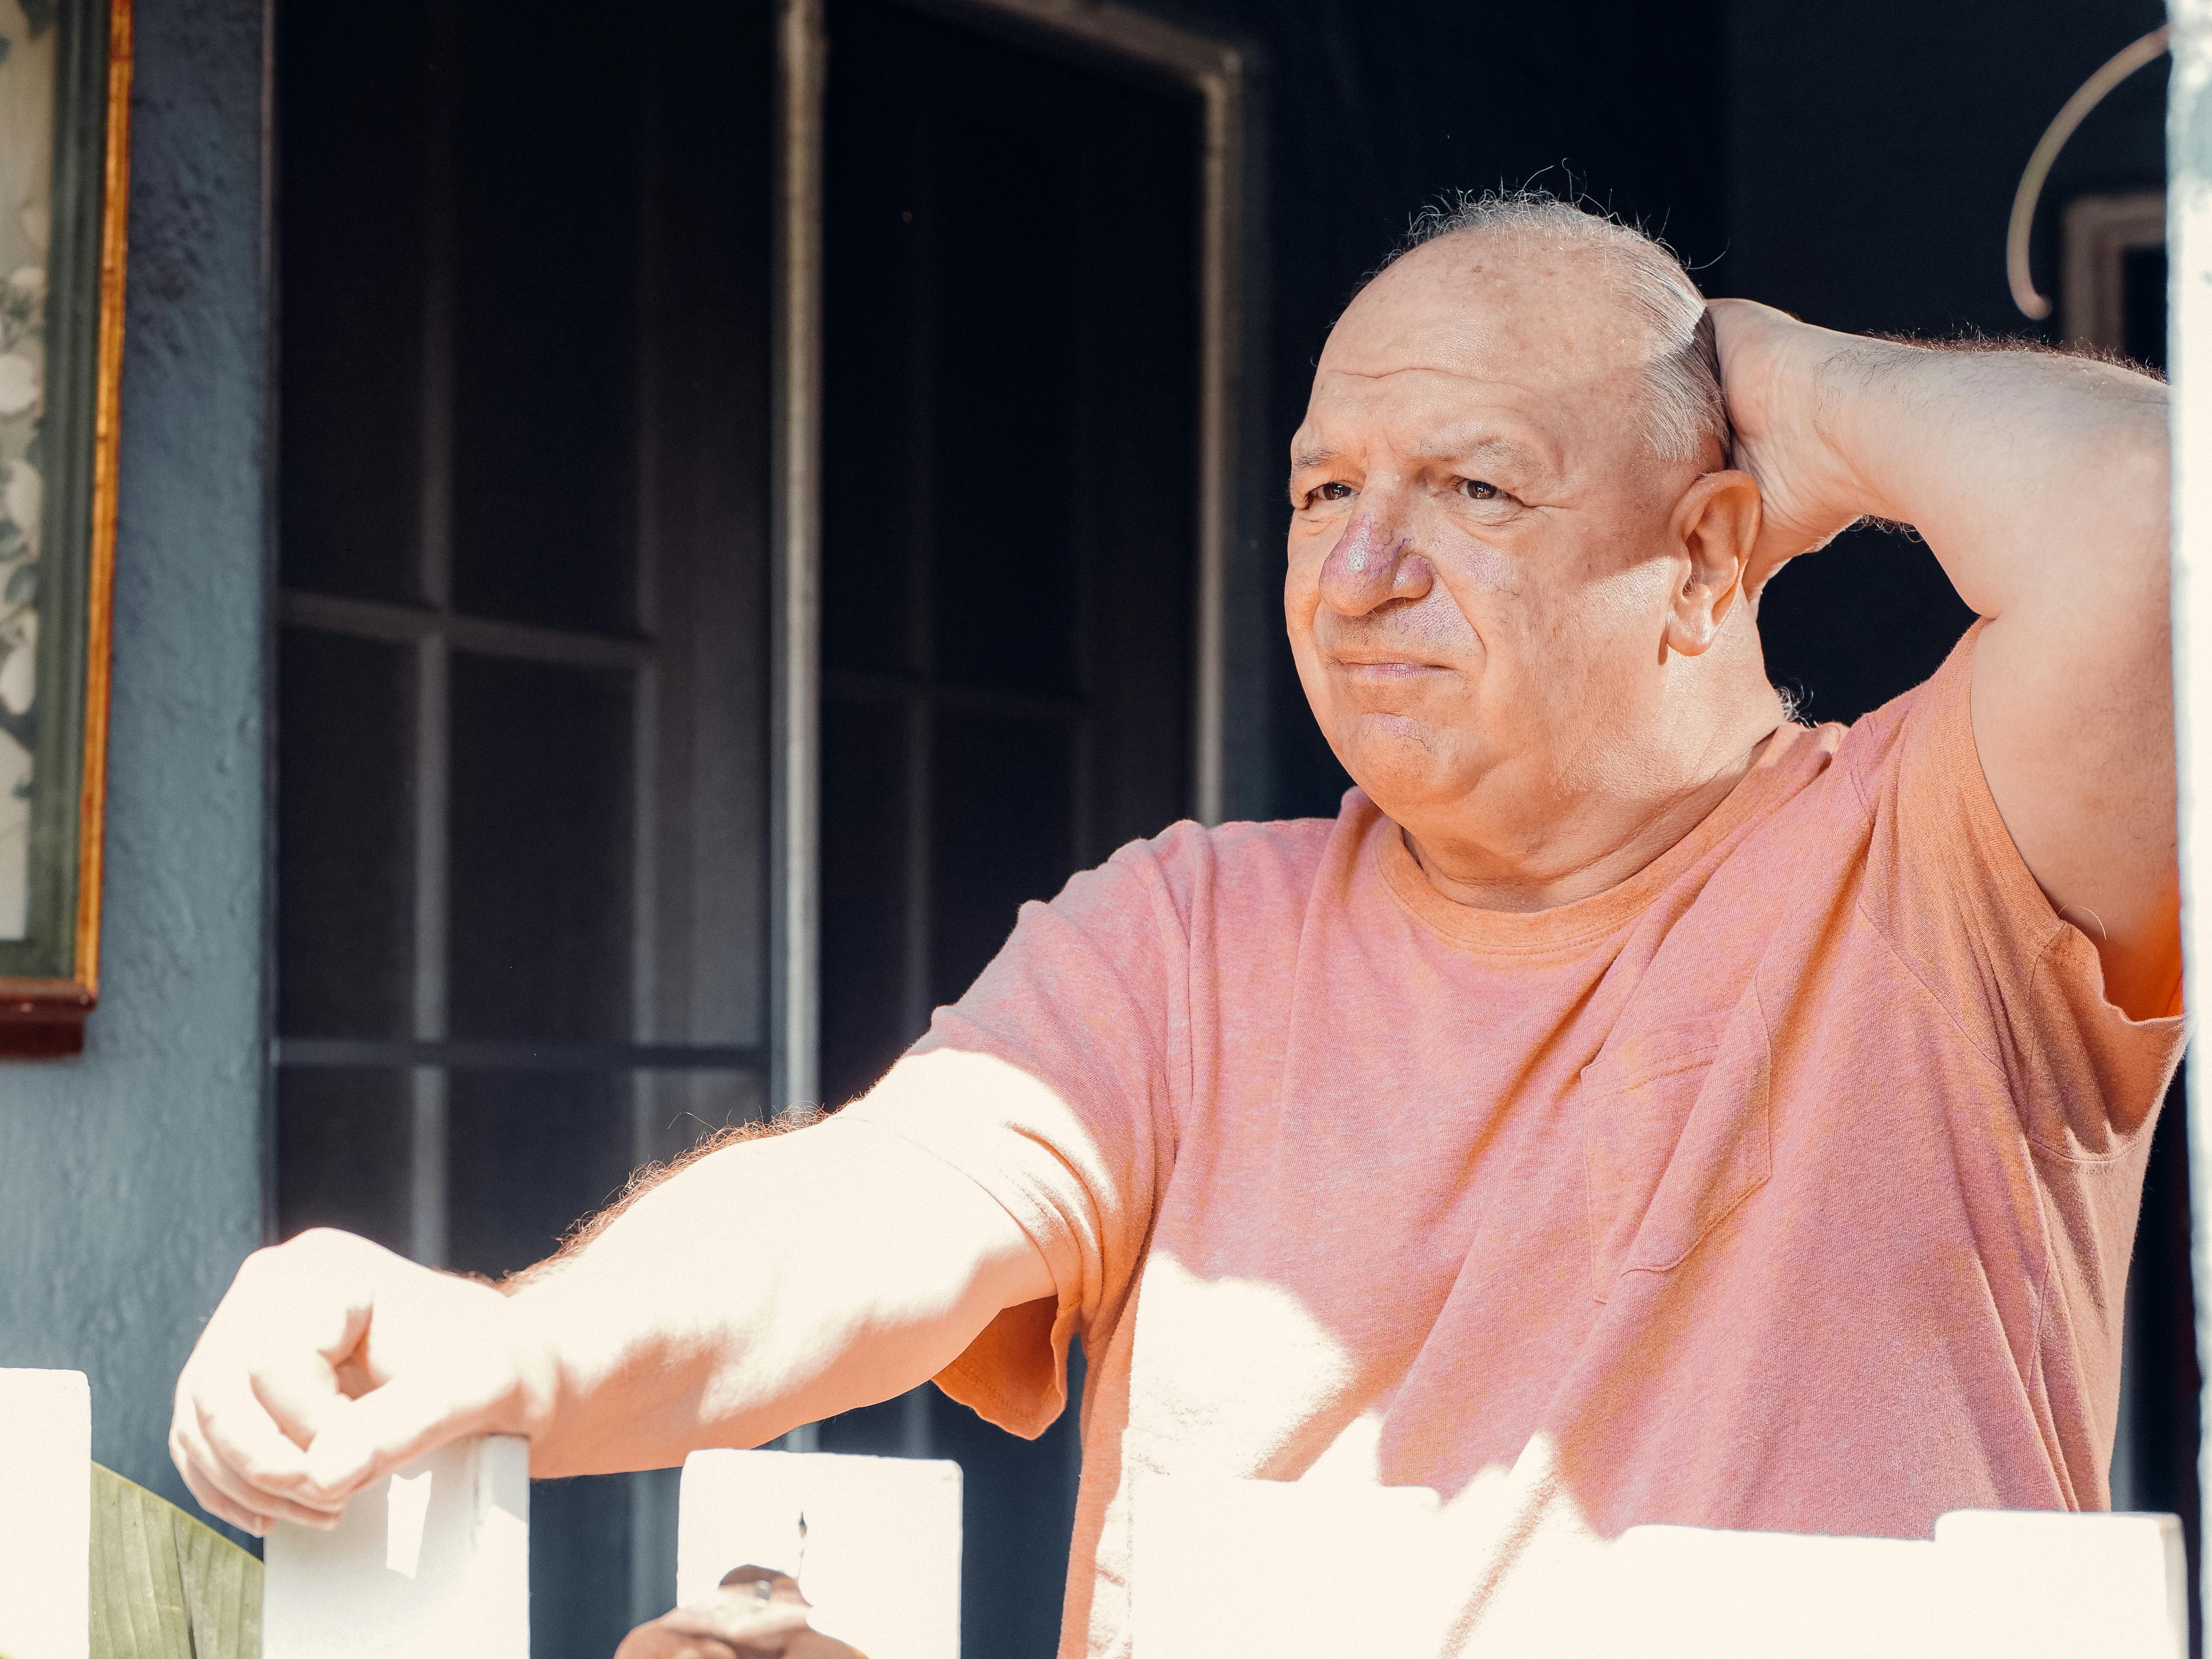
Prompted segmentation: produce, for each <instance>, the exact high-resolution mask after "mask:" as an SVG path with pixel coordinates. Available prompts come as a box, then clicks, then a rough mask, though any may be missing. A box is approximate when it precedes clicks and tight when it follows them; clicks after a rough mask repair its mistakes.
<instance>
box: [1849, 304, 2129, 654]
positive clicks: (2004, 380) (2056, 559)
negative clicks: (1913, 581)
mask: <svg viewBox="0 0 2212 1659" xmlns="http://www.w3.org/2000/svg"><path fill="white" fill-rule="evenodd" d="M1821 339H1822V343H1823V344H1824V345H1825V346H1826V351H1825V353H1824V355H1823V357H1822V361H1821V362H1820V366H1819V368H1818V369H1817V370H1816V371H1815V373H1814V375H1813V377H1812V380H1813V384H1814V422H1816V424H1817V426H1818V428H1819V431H1820V437H1821V439H1822V440H1823V441H1824V442H1825V443H1826V446H1827V447H1828V448H1829V449H1830V451H1831V453H1832V454H1833V455H1834V456H1835V457H1836V459H1837V460H1838V468H1837V470H1836V472H1835V474H1834V475H1833V476H1834V478H1835V480H1836V482H1837V483H1838V485H1839V486H1840V487H1841V489H1843V490H1844V492H1845V493H1844V495H1841V496H1839V498H1838V500H1837V501H1836V502H1835V503H1834V505H1835V506H1836V507H1838V508H1839V509H1840V510H1841V511H1843V512H1844V513H1846V514H1857V513H1870V514H1873V515H1875V516H1876V517H1879V518H1883V519H1889V520H1897V521H1899V522H1903V523H1907V524H1911V525H1912V526H1915V527H1916V528H1917V530H1918V531H1919V532H1920V533H1921V535H1922V536H1923V537H1924V538H1926V540H1927V542H1928V544H1929V548H1930V549H1931V550H1933V551H1934V553H1935V555H1936V558H1937V559H1938V560H1939V561H1941V562H1942V565H1943V568H1944V570H1945V572H1946V573H1947V574H1948V575H1949V576H1950V578H1951V580H1952V582H1953V584H1954V586H1956V587H1957V589H1958V591H1959V594H1960V598H1961V599H1964V600H1965V601H1966V604H1967V605H1969V606H1971V607H1972V609H1973V610H1974V611H1977V612H1978V613H1979V614H1980V615H1983V616H1985V617H2002V616H2007V615H2010V614H2016V613H2018V612H2020V611H2022V610H2023V608H2026V609H2030V610H2032V609H2033V608H2035V607H2037V606H2039V605H2047V606H2049V607H2051V609H2052V610H2053V611H2054V612H2063V614H2064V615H2065V617H2067V618H2068V619H2069V624H2070V625H2072V626H2075V627H2076V628H2078V627H2079V625H2080V624H2081V623H2082V622H2083V621H2084V620H2085V619H2086V618H2087V617H2088V616H2090V615H2091V614H2092V613H2106V614H2108V615H2110V616H2112V617H2113V619H2114V620H2116V621H2118V620H2120V619H2123V618H2131V619H2132V621H2133V623H2135V625H2136V627H2138V628H2141V627H2149V626H2155V627H2156V628H2158V629H2160V631H2161V632H2162V629H2163V621H2164V610H2165V604H2164V601H2165V592H2166V502H2167V487H2166V388H2165V387H2164V386H2160V384H2159V383H2157V382H2156V381H2154V380H2150V379H2148V377H2146V376H2143V375H2141V374H2135V373H2132V372H2131V371H2129V370H2127V369H2124V368H2118V367H2117V366H2115V365H2112V364H2109V363H2102V362H2094V361H2092V360H2089V359H2086V358H2080V357H2070V356H2059V355H2057V354H2055V353H2049V352H2028V351H2003V350H1952V349H1929V348H1924V347H1917V346H1909V345H1902V344H1898V343H1892V342H1888V341H1881V340H1867V339H1855V338H1851V337H1848V336H1843V335H1834V334H1823V335H1822V336H1821ZM2147 600H2148V601H2154V602H2153V603H2149V604H2148V605H2146V601H2147Z"/></svg>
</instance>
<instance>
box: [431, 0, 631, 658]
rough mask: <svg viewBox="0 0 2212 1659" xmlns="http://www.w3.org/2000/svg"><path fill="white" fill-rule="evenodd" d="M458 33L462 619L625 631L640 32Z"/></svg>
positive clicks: (521, 12) (469, 25)
mask: <svg viewBox="0 0 2212 1659" xmlns="http://www.w3.org/2000/svg"><path fill="white" fill-rule="evenodd" d="M463 19H464V21H463V24H462V30H463V48H462V64H463V71H462V73H463V92H462V100H461V135H460V140H461V141H460V144H459V149H458V150H457V152H456V156H455V161H456V165H457V167H458V169H459V212H458V214H457V216H456V220H455V240H456V246H455V266H456V286H457V292H456V295H455V301H454V308H455V315H454V329H453V339H454V365H453V371H454V380H453V399H454V403H453V418H454V457H453V459H454V466H453V561H454V565H453V601H454V604H455V605H456V607H457V608H458V609H459V610H461V611H469V612H474V613H477V614H480V615H484V616H493V617H509V618H513V619H515V620H519V621H525V622H538V623H550V624H554V625H561V626H568V627H576V628H592V629H623V628H627V627H629V625H631V623H632V620H633V613H634V611H635V598H634V592H635V577H634V572H633V567H634V564H635V543H636V532H635V521H636V488H635V477H634V471H635V462H634V456H633V448H632V442H633V435H634V434H635V430H636V407H635V405H636V395H635V394H636V386H635V381H636V350H637V344H636V335H637V307H638V270H637V252H638V246H639V240H640V238H639V227H638V202H639V199H640V195H641V192H640V189H639V185H640V179H641V171H640V169H641V152H640V140H641V132H642V130H643V125H644V123H643V118H642V108H641V97H640V92H639V71H640V64H639V61H638V53H639V50H640V46H641V43H642V42H643V40H645V39H646V37H647V30H646V29H644V28H642V27H637V26H635V23H634V22H632V23H628V24H624V25H622V26H610V27H586V26H583V25H582V24H581V23H580V22H579V21H559V22H556V21H551V20H550V19H548V18H547V17H546V15H544V11H543V9H542V8H541V7H540V6H539V5H538V3H536V0H465V5H464V9H463ZM525 43H527V44H526V45H525Z"/></svg>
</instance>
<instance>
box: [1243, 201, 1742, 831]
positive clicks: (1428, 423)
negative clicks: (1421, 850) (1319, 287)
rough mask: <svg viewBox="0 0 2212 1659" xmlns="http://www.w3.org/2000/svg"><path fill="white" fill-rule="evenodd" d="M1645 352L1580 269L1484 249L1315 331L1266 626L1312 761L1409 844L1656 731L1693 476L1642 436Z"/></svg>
mask: <svg viewBox="0 0 2212 1659" xmlns="http://www.w3.org/2000/svg"><path fill="white" fill-rule="evenodd" d="M1648 349H1649V331H1648V327H1647V325H1644V323H1643V322H1642V321H1641V320H1640V319H1638V318H1637V317H1636V316H1635V315H1634V314H1633V313H1632V312H1630V311H1629V310H1628V309H1627V307H1626V306H1625V305H1624V304H1623V302H1622V301H1621V300H1620V298H1619V296H1618V295H1617V294H1616V293H1615V292H1613V291H1612V290H1611V289H1608V287H1607V284H1606V283H1605V281H1604V273H1603V269H1602V267H1601V264H1600V262H1599V260H1598V259H1597V258H1595V256H1593V255H1591V254H1589V253H1588V252H1580V251H1574V252H1558V251H1551V250H1545V249H1541V248H1535V247H1528V246H1524V245H1522V244H1520V243H1518V242H1516V240H1513V239H1512V238H1510V237H1507V236H1501V235H1498V234H1480V233H1479V234H1460V235H1455V236H1449V237H1446V238H1443V239H1442V240H1438V241H1436V242H1432V243H1430V244H1428V245H1427V246H1423V247H1420V248H1418V249H1416V250H1415V251H1414V252H1412V253H1410V254H1408V255H1407V257H1406V258H1404V259H1402V260H1401V261H1400V262H1399V263H1398V264H1395V265H1393V266H1392V267H1391V268H1390V269H1389V270H1388V271H1386V272H1385V273H1384V274H1383V276H1380V277H1379V278H1377V279H1376V282H1375V283H1373V284H1372V285H1370V287H1369V288H1368V289H1366V290H1365V291H1364V293H1362V294H1361V295H1359V297H1358V299H1357V300H1355V301H1353V303H1352V307H1351V308H1350V309H1349V310H1348V311H1347V312H1346V313H1345V316H1344V318H1343V319H1342V320H1341V321H1340V322H1339V323H1338V325H1337V326H1336V329H1335V331H1334V333H1333V334H1332V335H1331V336H1330V337H1329V341H1328V346H1327V348H1326V349H1324V351H1323V352H1322V359H1321V364H1320V368H1319V369H1318V371H1317V373H1316V375H1315V378H1314V389H1313V396H1312V399H1311V402H1310V404H1309V405H1308V409H1307V412H1306V418H1305V421H1304V424H1303V425H1302V426H1301V427H1300V428H1298V432H1297V436H1296V438H1295V439H1294V440H1293V441H1292V444H1291V482H1290V494H1291V509H1292V516H1291V529H1290V562H1289V569H1288V573H1287V576H1286V578H1285V584H1284V609H1285V618H1286V621H1287V623H1288V626H1289V629H1290V637H1291V650H1292V653H1293V654H1294V656H1295V657H1296V659H1297V665H1298V675H1299V678H1300V679H1301V680H1302V681H1303V682H1304V686H1305V691H1306V696H1307V697H1308V698H1309V699H1310V702H1312V704H1313V708H1314V713H1315V715H1316V718H1317V719H1318V720H1320V722H1321V726H1322V731H1323V732H1325V733H1326V734H1327V736H1328V740H1329V744H1330V746H1331V747H1332V748H1333V749H1334V750H1335V751H1336V755H1337V757H1338V759H1340V761H1341V762H1343V763H1344V766H1345V769H1346V770H1347V771H1349V772H1350V773H1351V774H1352V777H1353V778H1354V779H1355V780H1356V781H1358V783H1359V784H1360V786H1361V787H1363V788H1364V789H1365V790H1366V791H1367V793H1368V794H1369V795H1370V796H1371V797H1372V798H1373V799H1375V801H1376V804H1377V805H1380V806H1381V807H1382V808H1383V811H1386V812H1388V813H1389V814H1390V816H1391V817H1395V818H1397V819H1399V821H1400V822H1401V823H1408V825H1409V827H1412V823H1413V821H1415V820H1418V819H1419V817H1420V816H1421V815H1422V813H1423V811H1424V810H1425V809H1427V810H1436V809H1440V808H1443V807H1444V806H1446V805H1449V804H1450V803H1454V802H1457V801H1461V800H1463V799H1466V798H1467V797H1468V795H1469V794H1470V793H1473V792H1474V790H1475V789H1476V788H1477V787H1479V786H1483V785H1485V784H1486V782H1489V783H1491V784H1492V787H1494V786H1495V781H1497V780H1498V779H1499V778H1501V777H1503V778H1504V779H1505V780H1506V781H1508V784H1509V787H1515V788H1522V789H1526V788H1536V789H1555V788H1561V787H1577V785H1578V784H1579V783H1580V782H1582V781H1585V780H1586V779H1587V776H1588V775H1589V773H1590V771H1591V770H1592V769H1599V770H1602V769H1604V768H1606V767H1607V766H1608V765H1613V764H1620V763H1621V762H1620V761H1619V760H1618V759H1617V758H1615V757H1617V756H1618V755H1620V754H1622V753H1626V752H1632V750H1633V749H1634V746H1635V745H1634V744H1632V743H1622V742H1617V741H1616V739H1619V738H1626V737H1627V736H1629V735H1630V734H1632V732H1633V730H1634V728H1635V726H1636V724H1637V722H1638V720H1639V718H1642V719H1650V718H1653V717H1654V715H1653V714H1652V713H1651V709H1652V706H1653V703H1654V702H1655V700H1654V699H1653V698H1651V697H1650V696H1649V691H1650V686H1651V685H1652V684H1653V682H1654V678H1655V676H1656V672H1657V669H1658V667H1659V665H1660V663H1661V659H1662V637H1663V633H1664V627H1665V618H1666V615H1667V609H1668V598H1669V596H1670V594H1671V593H1672V592H1673V591H1674V587H1675V586H1676V585H1677V583H1678V580H1679V576H1680V571H1681V570H1682V569H1683V568H1685V561H1684V559H1683V557H1682V556H1681V552H1680V547H1679V545H1673V544H1670V541H1669V537H1668V513H1669V511H1670V509H1671V507H1672V506H1673V504H1674V501H1675V500H1676V499H1677V497H1679V495H1680V492H1681V490H1682V489H1683V487H1684V486H1685V485H1686V483H1688V482H1689V481H1690V480H1691V479H1692V477H1694V476H1695V475H1696V473H1697V471H1699V468H1698V465H1697V464H1696V463H1693V462H1680V463H1668V462H1662V461H1660V460H1658V459H1656V458H1655V457H1654V456H1653V454H1652V453H1651V451H1650V446H1649V445H1648V443H1647V441H1646V439H1645V426H1644V422H1645V416H1646V406H1645V403H1644V386H1643V382H1642V379H1641V375H1640V374H1639V370H1638V365H1639V364H1640V362H1642V360H1643V358H1644V355H1645V353H1646V352H1647V350H1648ZM1501 769H1504V771H1503V772H1502V773H1501Z"/></svg>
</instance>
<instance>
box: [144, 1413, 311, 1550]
mask: <svg viewBox="0 0 2212 1659" xmlns="http://www.w3.org/2000/svg"><path fill="white" fill-rule="evenodd" d="M169 1455H170V1457H171V1458H172V1459H173V1461H174V1462H175V1463H176V1466H177V1472H178V1473H179V1474H182V1475H183V1476H184V1478H185V1486H186V1487H187V1488H188V1489H189V1490H190V1491H191V1494H192V1496H193V1497H194V1498H197V1500H198V1502H199V1504H200V1507H201V1508H202V1509H204V1510H207V1511H208V1512H209V1513H210V1515H216V1516H221V1517H222V1519H223V1520H225V1521H228V1522H230V1524H231V1525H233V1526H234V1527H237V1528H240V1529H241V1530H243V1531H246V1532H250V1533H252V1534H253V1535H254V1536H255V1537H257V1538H263V1537H266V1536H267V1535H268V1533H269V1528H270V1527H271V1526H273V1525H274V1524H276V1522H278V1521H295V1522H298V1523H299V1524H300V1525H301V1526H304V1527H313V1528H318V1529H327V1528H331V1527H333V1526H335V1525H337V1516H336V1515H335V1514H333V1513H331V1512H329V1511H326V1510H314V1509H309V1508H307V1507H306V1506H305V1505H303V1504H298V1503H295V1502H294V1501H293V1500H292V1499H290V1498H276V1497H272V1496H270V1494H268V1493H264V1492H256V1491H255V1490H254V1489H253V1488H252V1487H251V1486H247V1485H246V1483H245V1482H244V1481H243V1480H240V1478H239V1476H238V1474H237V1473H236V1472H235V1471H234V1470H233V1469H231V1468H228V1467H227V1466H226V1465H225V1464H224V1462H223V1461H222V1459H221V1458H220V1457H218V1456H217V1455H216V1454H215V1453H214V1452H213V1451H212V1450H210V1448H209V1446H208V1443H207V1441H206V1439H205V1438H204V1437H203V1436H201V1435H199V1434H197V1433H196V1432H194V1431H193V1430H192V1429H191V1426H190V1425H187V1424H185V1423H184V1422H182V1421H179V1422H178V1423H176V1424H175V1425H172V1427H171V1429H170V1431H169Z"/></svg>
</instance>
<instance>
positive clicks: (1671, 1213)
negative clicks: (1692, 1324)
mask: <svg viewBox="0 0 2212 1659" xmlns="http://www.w3.org/2000/svg"><path fill="white" fill-rule="evenodd" d="M1767 1071H1768V1058H1767V1042H1766V1021H1765V1017H1764V1016H1763V1015H1762V1014H1761V1013H1760V1012H1759V998H1758V994H1757V993H1756V992H1754V993H1753V994H1750V995H1747V996H1746V997H1745V998H1744V1000H1743V1001H1742V1002H1741V1003H1740V1004H1739V1005H1738V1006H1736V1008H1735V1011H1734V1012H1732V1013H1730V1014H1729V1015H1728V1016H1727V1017H1726V1018H1723V1020H1721V1021H1719V1022H1718V1023H1716V1022H1715V1021H1713V1020H1711V1019H1710V1018H1708V1019H1705V1020H1701V1021H1698V1022H1695V1023H1693V1024H1683V1025H1666V1026H1660V1027H1657V1028H1655V1029H1653V1030H1648V1031H1641V1032H1637V1033H1633V1034H1632V1035H1628V1036H1626V1040H1625V1041H1623V1042H1620V1046H1619V1048H1615V1046H1614V1044H1613V1043H1611V1042H1608V1043H1607V1045H1606V1048H1605V1050H1604V1052H1602V1053H1601V1054H1599V1055H1598V1057H1597V1059H1596V1060H1593V1061H1592V1062H1591V1063H1590V1064H1589V1066H1586V1067H1584V1068H1583V1109H1584V1114H1585V1116H1584V1121H1585V1123H1586V1124H1587V1125H1588V1128H1587V1131H1586V1133H1587V1136H1588V1139H1587V1141H1586V1144H1585V1145H1586V1156H1587V1176H1588V1182H1589V1228H1590V1273H1591V1289H1592V1291H1593V1292H1594V1293H1595V1296H1596V1297H1597V1299H1598V1300H1599V1301H1601V1302H1602V1301H1604V1300H1606V1298H1607V1295H1608V1294H1609V1293H1610V1292H1611V1291H1612V1288H1613V1283H1614V1281H1615V1280H1616V1279H1618V1278H1619V1277H1620V1274H1622V1273H1637V1272H1648V1273H1664V1272H1666V1271H1668V1269H1670V1268H1672V1267H1678V1266H1680V1264H1681V1262H1682V1261H1684V1260H1685V1259H1686V1257H1687V1256H1688V1255H1689V1254H1690V1252H1691V1251H1692V1250H1694V1249H1697V1247H1698V1245H1699V1242H1700V1241H1701V1240H1703V1239H1704V1238H1705V1235H1706V1234H1708V1233H1710V1232H1711V1231H1712V1230H1713V1229H1714V1228H1715V1227H1717V1226H1718V1225H1720V1224H1721V1222H1722V1221H1723V1219H1725V1218H1727V1216H1728V1215H1729V1212H1731V1211H1733V1210H1735V1208H1736V1206H1738V1205H1740V1204H1741V1203H1742V1202H1743V1201H1744V1200H1745V1199H1747V1198H1748V1197H1750V1196H1751V1194H1753V1193H1754V1192H1756V1191H1758V1190H1759V1188H1761V1187H1762V1186H1764V1185H1765V1183H1766V1180H1767V1177H1768V1176H1771V1174H1772V1173H1773V1171H1774V1148H1773V1136H1772V1124H1771V1107H1770V1103H1769V1100H1768V1085H1767Z"/></svg>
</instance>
